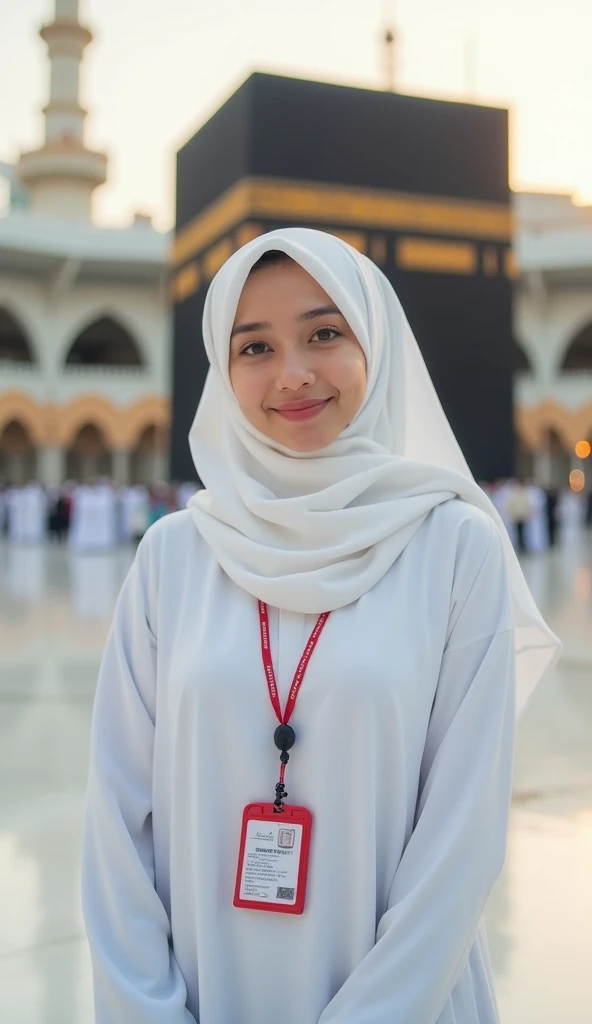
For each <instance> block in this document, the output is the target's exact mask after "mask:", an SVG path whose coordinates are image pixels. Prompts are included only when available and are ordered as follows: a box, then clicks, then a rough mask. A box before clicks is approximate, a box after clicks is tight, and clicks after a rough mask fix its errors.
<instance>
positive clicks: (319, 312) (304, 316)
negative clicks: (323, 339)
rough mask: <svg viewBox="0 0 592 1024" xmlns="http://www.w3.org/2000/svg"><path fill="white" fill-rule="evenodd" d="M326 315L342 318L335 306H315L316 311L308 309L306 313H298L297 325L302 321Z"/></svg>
mask: <svg viewBox="0 0 592 1024" xmlns="http://www.w3.org/2000/svg"><path fill="white" fill-rule="evenodd" d="M328 313H337V315H338V316H343V313H342V312H341V310H340V309H337V306H317V307H316V309H309V310H307V312H306V313H300V315H299V316H297V317H296V320H297V321H298V323H302V321H303V320H314V318H315V317H317V316H327V314H328Z"/></svg>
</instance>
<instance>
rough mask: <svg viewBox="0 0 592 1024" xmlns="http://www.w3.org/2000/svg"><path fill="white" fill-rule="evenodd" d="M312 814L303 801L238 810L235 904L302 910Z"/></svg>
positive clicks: (277, 910)
mask: <svg viewBox="0 0 592 1024" xmlns="http://www.w3.org/2000/svg"><path fill="white" fill-rule="evenodd" d="M311 829H312V815H311V813H310V811H308V810H307V809H306V808H305V807H290V806H289V805H287V804H286V805H284V810H283V813H282V814H277V813H274V806H273V804H262V803H258V804H249V805H248V806H247V807H245V809H244V812H243V824H242V831H241V841H240V852H239V858H238V870H237V873H236V887H235V891H234V901H233V902H234V906H235V907H246V908H248V909H249V910H272V911H274V912H275V913H279V914H302V913H303V911H304V899H305V894H306V876H307V872H308V858H309V852H310V834H311Z"/></svg>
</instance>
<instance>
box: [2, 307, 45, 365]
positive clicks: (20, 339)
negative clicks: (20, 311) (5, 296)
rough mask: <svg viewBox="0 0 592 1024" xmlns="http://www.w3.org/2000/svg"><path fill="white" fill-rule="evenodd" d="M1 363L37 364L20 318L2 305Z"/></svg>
mask: <svg viewBox="0 0 592 1024" xmlns="http://www.w3.org/2000/svg"><path fill="white" fill-rule="evenodd" d="M0 361H6V362H10V363H31V364H32V363H35V362H36V359H35V356H34V352H33V347H32V345H31V343H30V341H29V338H28V336H27V333H26V331H25V329H24V327H23V326H22V324H21V322H20V320H19V319H18V317H16V316H15V315H14V314H13V313H11V311H10V310H9V309H8V308H7V306H4V305H0Z"/></svg>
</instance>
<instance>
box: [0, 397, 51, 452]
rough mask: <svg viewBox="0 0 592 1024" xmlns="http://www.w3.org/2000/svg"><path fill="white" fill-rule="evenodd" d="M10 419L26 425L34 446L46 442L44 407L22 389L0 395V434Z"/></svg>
mask: <svg viewBox="0 0 592 1024" xmlns="http://www.w3.org/2000/svg"><path fill="white" fill-rule="evenodd" d="M11 420H18V422H19V423H22V424H23V426H24V427H26V429H27V431H28V432H29V434H30V435H31V437H32V439H33V443H34V444H35V445H36V446H40V445H42V444H47V422H46V420H47V417H46V415H45V409H44V408H43V406H40V405H38V404H37V403H36V402H35V401H34V400H33V399H32V398H30V397H29V395H27V394H25V393H24V392H22V391H5V392H4V393H3V394H1V395H0V434H1V433H2V431H3V430H4V427H5V426H6V424H7V423H10V422H11Z"/></svg>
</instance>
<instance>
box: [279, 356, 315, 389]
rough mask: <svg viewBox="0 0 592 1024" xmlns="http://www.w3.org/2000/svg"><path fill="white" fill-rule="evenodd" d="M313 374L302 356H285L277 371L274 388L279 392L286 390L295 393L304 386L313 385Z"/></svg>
mask: <svg viewBox="0 0 592 1024" xmlns="http://www.w3.org/2000/svg"><path fill="white" fill-rule="evenodd" d="M314 381H315V374H314V372H313V370H312V369H311V367H310V366H308V365H307V362H306V360H305V359H304V358H303V357H302V355H299V354H294V355H287V356H285V357H284V359H283V361H282V365H281V367H280V369H279V372H278V376H277V381H276V386H277V388H278V389H279V390H281V389H282V388H288V389H289V390H290V391H296V390H297V389H298V388H301V387H302V386H303V385H304V384H314Z"/></svg>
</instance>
